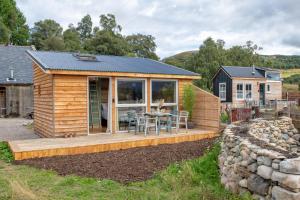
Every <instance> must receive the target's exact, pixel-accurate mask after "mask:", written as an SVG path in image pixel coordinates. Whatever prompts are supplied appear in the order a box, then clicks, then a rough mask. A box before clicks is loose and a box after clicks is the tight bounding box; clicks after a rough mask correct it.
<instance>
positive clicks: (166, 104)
mask: <svg viewBox="0 0 300 200" xmlns="http://www.w3.org/2000/svg"><path fill="white" fill-rule="evenodd" d="M153 81H161V82H165V81H173V82H175V87H176V88H175V92H176V94H175V101H176V102H175V103H164V106H176V107H177V110H178V80H177V79H151V80H150V107H152V106H153V107H154V106H156V107H157V106H158V104H159V103H153V102H152V82H153Z"/></svg>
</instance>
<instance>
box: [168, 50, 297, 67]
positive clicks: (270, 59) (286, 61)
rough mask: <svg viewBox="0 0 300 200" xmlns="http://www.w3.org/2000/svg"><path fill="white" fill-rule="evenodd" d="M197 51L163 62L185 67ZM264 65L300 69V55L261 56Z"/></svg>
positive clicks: (176, 55)
mask: <svg viewBox="0 0 300 200" xmlns="http://www.w3.org/2000/svg"><path fill="white" fill-rule="evenodd" d="M197 52H198V51H197V50H193V51H185V52H181V53H178V54H175V55H173V56H170V57H167V58H164V59H163V60H162V61H163V62H165V63H168V64H171V65H175V66H180V67H184V66H185V63H186V61H187V60H188V59H190V58H191V57H192V56H193V55H194V54H195V53H197ZM259 56H260V59H261V60H262V61H264V63H269V64H268V66H267V67H274V68H279V69H291V68H300V55H291V56H286V55H259Z"/></svg>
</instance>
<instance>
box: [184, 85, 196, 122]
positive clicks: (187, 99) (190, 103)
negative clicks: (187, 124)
mask: <svg viewBox="0 0 300 200" xmlns="http://www.w3.org/2000/svg"><path fill="white" fill-rule="evenodd" d="M194 104H195V91H194V88H193V86H192V85H185V86H184V89H183V109H184V110H186V111H188V112H189V119H191V118H192V115H193V108H194Z"/></svg>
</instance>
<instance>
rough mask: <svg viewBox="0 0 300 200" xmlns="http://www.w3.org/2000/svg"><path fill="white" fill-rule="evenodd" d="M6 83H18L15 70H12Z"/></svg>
mask: <svg viewBox="0 0 300 200" xmlns="http://www.w3.org/2000/svg"><path fill="white" fill-rule="evenodd" d="M6 81H16V79H15V76H14V70H13V69H11V70H10V77H8V78H6Z"/></svg>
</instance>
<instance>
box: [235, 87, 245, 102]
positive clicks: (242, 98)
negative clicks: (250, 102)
mask: <svg viewBox="0 0 300 200" xmlns="http://www.w3.org/2000/svg"><path fill="white" fill-rule="evenodd" d="M238 85H242V87H243V88H242V94H243V96H242V97H241V98H239V97H238V94H239V93H238ZM244 90H245V87H244V84H243V83H237V84H236V99H237V100H244V98H245V95H244Z"/></svg>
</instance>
